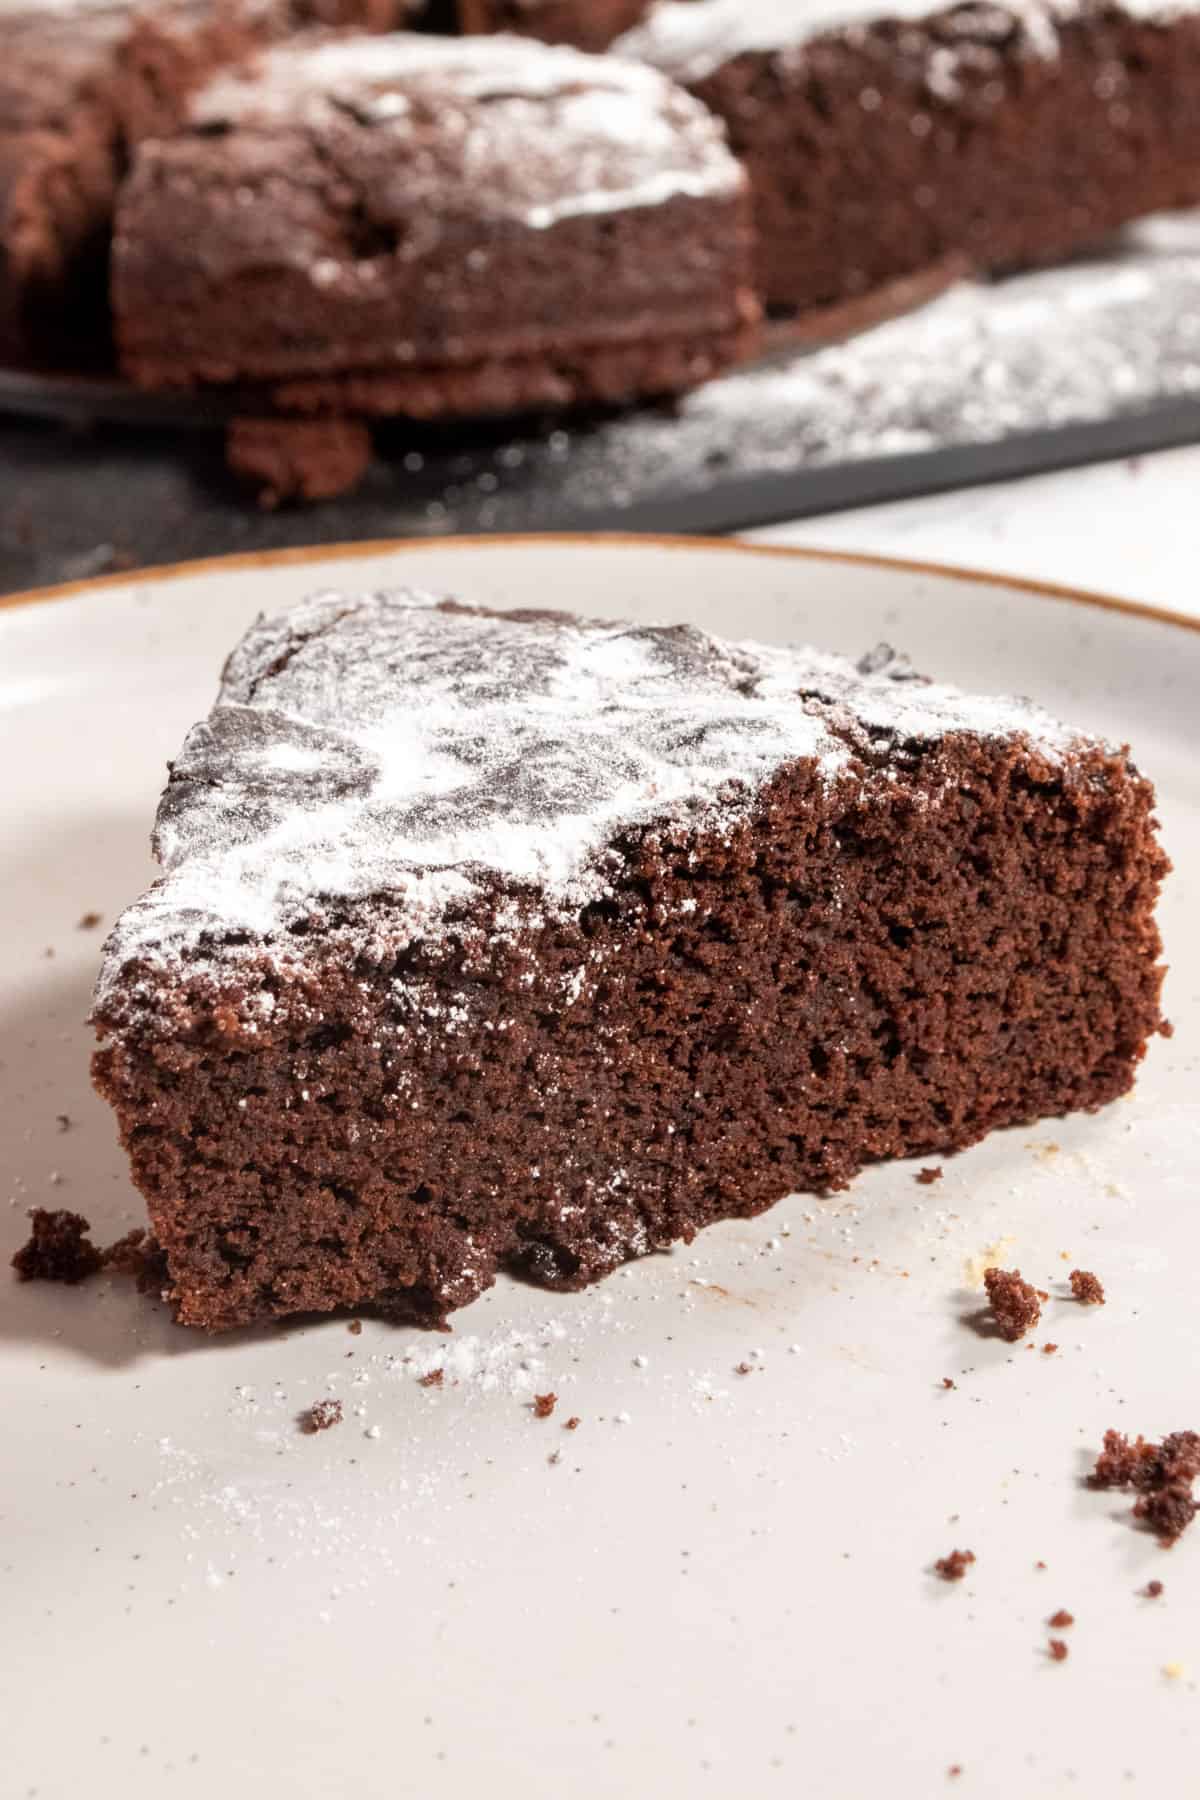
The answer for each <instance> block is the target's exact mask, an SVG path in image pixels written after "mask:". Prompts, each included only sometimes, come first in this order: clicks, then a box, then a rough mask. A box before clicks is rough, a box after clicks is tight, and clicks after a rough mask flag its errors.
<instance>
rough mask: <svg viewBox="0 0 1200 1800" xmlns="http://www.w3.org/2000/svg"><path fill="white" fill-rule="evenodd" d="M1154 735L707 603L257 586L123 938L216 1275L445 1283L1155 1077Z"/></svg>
mask: <svg viewBox="0 0 1200 1800" xmlns="http://www.w3.org/2000/svg"><path fill="white" fill-rule="evenodd" d="M1152 805H1153V796H1152V793H1151V790H1150V788H1149V785H1148V783H1147V782H1146V781H1145V780H1144V778H1143V777H1141V776H1140V775H1139V774H1138V773H1137V771H1136V769H1134V768H1133V767H1132V765H1131V764H1130V763H1129V761H1128V758H1127V757H1126V756H1125V755H1124V754H1123V753H1121V752H1119V751H1116V750H1114V749H1112V748H1111V747H1110V746H1107V745H1104V744H1102V743H1100V742H1098V741H1096V740H1094V739H1090V738H1086V737H1082V736H1079V735H1077V734H1074V733H1071V732H1069V731H1067V730H1066V729H1065V728H1064V727H1060V726H1057V725H1056V724H1054V722H1053V721H1051V720H1049V719H1047V718H1046V717H1045V715H1042V714H1040V713H1038V712H1037V710H1036V709H1033V708H1030V707H1028V706H1026V705H1024V704H1021V703H1015V702H1001V701H993V700H984V699H968V698H967V697H965V696H963V695H961V694H959V693H958V692H957V691H956V690H953V689H949V688H945V687H939V686H936V685H933V684H927V683H924V682H922V681H920V680H918V679H917V678H915V677H914V676H913V675H912V672H911V670H909V669H908V668H907V666H906V665H905V664H904V663H903V662H902V661H900V660H899V659H897V658H895V657H894V656H893V655H892V654H891V653H890V652H887V651H881V652H880V653H879V654H877V655H875V656H873V657H871V658H868V659H864V661H863V662H862V663H861V664H859V665H857V666H856V665H854V664H851V663H848V662H846V661H845V660H843V659H841V658H838V657H832V656H825V655H822V654H821V653H818V652H807V651H789V650H782V649H775V648H771V647H766V646H761V645H751V644H725V643H722V642H720V641H719V640H715V639H712V638H709V637H707V636H705V634H703V633H701V632H698V631H695V630H693V629H691V628H689V627H659V628H654V627H632V626H620V625H610V624H603V623H597V622H587V621H579V620H574V619H571V618H570V617H569V616H566V615H562V614H546V613H513V614H495V613H488V612H486V611H479V610H473V609H470V608H464V607H461V606H458V605H456V604H446V603H441V604H439V603H437V602H435V601H434V600H432V599H431V598H430V597H429V596H424V595H416V594H411V593H397V594H390V595H387V594H385V595H331V596H325V597H321V598H319V599H317V600H315V601H313V602H310V603H309V604H307V605H305V606H302V607H300V608H298V609H296V610H294V611H293V612H291V613H289V614H286V615H283V616H282V617H280V618H277V619H273V620H267V621H264V622H262V623H260V625H259V626H257V627H255V628H254V629H253V630H252V631H251V632H250V634H249V635H248V637H247V638H246V639H245V640H244V642H243V643H242V645H241V646H239V648H238V649H237V650H236V651H235V652H234V654H233V656H232V657H231V659H230V662H229V664H228V666H227V668H226V672H225V677H224V681H223V685H222V690H221V695H220V697H219V700H218V703H217V705H216V707H215V708H214V710H213V712H212V714H211V715H210V717H209V719H208V720H207V721H205V722H204V723H202V724H201V725H199V726H197V727H196V728H195V730H194V731H193V732H192V733H191V735H190V736H189V738H188V740H187V742H186V743H185V745H184V747H183V750H182V752H181V754H180V757H179V758H178V760H177V761H176V763H175V764H174V766H173V770H172V776H171V781H170V784H169V787H168V789H167V792H166V794H165V795H164V799H163V803H162V806H161V808H160V813H159V820H158V825H157V829H156V853H157V855H158V858H159V861H160V863H161V864H162V867H163V870H164V875H163V878H162V880H161V881H160V882H159V883H158V885H157V886H156V887H155V888H153V889H151V890H150V892H149V893H148V894H147V895H146V896H144V898H143V899H142V900H141V901H139V902H137V903H136V904H135V905H134V906H133V907H132V908H130V909H129V911H128V912H127V913H126V914H125V915H124V917H123V918H122V920H121V921H120V923H119V924H118V926H117V928H116V930H115V932H114V933H113V935H112V937H111V938H110V939H109V942H108V944H107V946H106V950H105V958H104V967H103V970H102V974H101V978H100V982H99V985H98V989H97V996H96V1006H95V1023H96V1027H97V1031H98V1033H99V1036H100V1038H101V1047H100V1049H99V1051H98V1053H97V1057H96V1063H95V1075H96V1081H97V1085H98V1087H99V1088H100V1091H101V1092H102V1093H103V1094H104V1095H105V1096H106V1097H107V1098H108V1099H109V1100H110V1101H111V1102H112V1103H113V1105H114V1106H115V1108H116V1111H117V1115H118V1119H119V1122H120V1126H121V1132H122V1137H123V1141H124V1142H125V1145H126V1147H127V1149H128V1151H129V1153H130V1157H131V1162H132V1167H133V1172H134V1177H135V1180H136V1181H137V1183H138V1185H139V1186H140V1187H141V1189H142V1191H143V1192H144V1193H145V1195H146V1197H147V1200H148V1203H149V1208H150V1214H151V1222H152V1225H153V1228H154V1231H155V1234H156V1236H157V1238H158V1239H159V1240H160V1242H161V1244H162V1247H163V1250H164V1251H165V1254H166V1257H167V1262H168V1266H169V1268H170V1274H171V1282H172V1286H173V1291H174V1297H175V1301H176V1306H177V1309H178V1314H179V1316H180V1318H181V1319H182V1320H184V1321H185V1322H188V1323H192V1324H197V1325H202V1326H205V1327H208V1328H210V1329H221V1328H225V1327H229V1326H233V1325H238V1324H245V1323H248V1322H251V1321H253V1320H255V1319H258V1318H262V1317H266V1316H270V1315H274V1314H282V1313H287V1312H290V1311H296V1310H301V1309H306V1310H307V1309H326V1308H330V1307H334V1306H339V1305H354V1304H359V1303H362V1302H364V1301H367V1300H380V1301H387V1302H391V1303H394V1304H397V1305H402V1306H403V1307H404V1308H406V1309H407V1310H409V1311H410V1312H416V1313H417V1314H419V1315H421V1316H425V1317H430V1318H441V1317H442V1316H443V1315H444V1314H445V1313H446V1312H447V1311H448V1310H450V1309H452V1308H453V1307H455V1306H458V1305H462V1304H464V1303H466V1302H467V1301H469V1300H470V1299H472V1298H474V1297H475V1295H477V1294H478V1293H479V1292H480V1291H481V1290H482V1289H483V1288H484V1287H486V1286H487V1285H488V1284H489V1283H490V1282H491V1281H492V1280H493V1279H494V1277H495V1274H496V1272H497V1271H498V1270H499V1269H501V1268H508V1269H512V1270H518V1271H521V1272H523V1273H525V1274H526V1275H529V1276H531V1277H532V1278H534V1279H536V1280H539V1281H541V1282H543V1283H546V1284H548V1285H552V1286H554V1285H558V1286H567V1287H571V1286H578V1285H582V1284H583V1283H586V1282H588V1281H591V1280H594V1279H596V1278H597V1277H598V1276H600V1275H603V1274H604V1273H606V1272H607V1271H608V1270H610V1269H612V1268H613V1267H614V1266H616V1264H617V1263H619V1262H620V1261H622V1260H624V1259H625V1258H627V1257H630V1256H635V1255H638V1254H642V1253H645V1252H646V1251H648V1250H650V1249H653V1248H656V1247H663V1246H666V1245H668V1244H670V1243H672V1242H674V1241H678V1240H681V1239H682V1240H687V1239H689V1238H690V1237H691V1236H692V1235H693V1234H694V1233H695V1231H696V1230H698V1229H699V1228H701V1227H702V1226H704V1225H705V1224H708V1223H710V1222H712V1221H714V1220H716V1219H719V1218H725V1217H730V1216H735V1215H747V1214H751V1213H754V1212H757V1211H759V1210H761V1209H762V1208H764V1207H766V1206H769V1205H770V1204H771V1203H772V1202H773V1201H775V1200H777V1199H779V1198H781V1197H782V1196H783V1195H784V1194H786V1193H787V1192H789V1191H791V1190H794V1189H808V1190H817V1191H825V1190H830V1189H836V1188H838V1187H841V1186H843V1185H844V1184H845V1183H846V1182H847V1181H848V1180H850V1179H851V1178H852V1176H853V1175H854V1174H855V1173H856V1172H857V1171H858V1169H860V1168H861V1167H862V1166H864V1165H865V1164H866V1163H869V1162H873V1161H877V1160H880V1159H882V1158H887V1157H893V1156H926V1157H928V1156H930V1155H934V1154H945V1153H948V1152H949V1151H952V1150H955V1149H959V1148H962V1147H963V1146H964V1145H967V1144H970V1143H972V1142H974V1141H975V1140H976V1139H978V1138H979V1137H981V1136H983V1135H984V1134H985V1133H986V1132H988V1131H990V1130H992V1129H994V1128H995V1127H997V1126H1002V1125H1008V1124H1014V1123H1018V1122H1026V1121H1029V1120H1031V1119H1034V1118H1036V1117H1040V1116H1044V1115H1046V1114H1051V1113H1059V1112H1064V1111H1068V1110H1072V1109H1075V1108H1081V1107H1095V1106H1098V1105H1101V1104H1103V1103H1104V1102H1106V1101H1108V1100H1110V1099H1112V1098H1114V1097H1115V1096H1116V1095H1118V1094H1120V1093H1122V1092H1124V1091H1125V1090H1126V1089H1127V1088H1128V1086H1129V1085H1130V1083H1131V1081H1132V1078H1133V1073H1134V1070H1135V1067H1136V1064H1137V1062H1138V1060H1139V1059H1140V1057H1141V1056H1142V1054H1143V1052H1144V1049H1145V1044H1146V1040H1147V1038H1148V1036H1149V1035H1150V1034H1151V1033H1153V1032H1154V1031H1155V1030H1156V1029H1157V1028H1158V1026H1159V1024H1160V1015H1159V990H1160V983H1161V975H1162V971H1161V968H1160V967H1159V963H1158V954H1159V948H1160V946H1159V940H1158V936H1157V932H1156V930H1155V925H1154V918H1153V908H1154V902H1155V898H1156V894H1157V890H1158V886H1159V883H1160V881H1161V878H1162V876H1163V873H1164V871H1165V868H1166V863H1165V859H1164V858H1163V856H1162V854H1161V852H1160V851H1159V849H1158V847H1157V844H1156V841H1155V835H1154V824H1153V817H1152Z"/></svg>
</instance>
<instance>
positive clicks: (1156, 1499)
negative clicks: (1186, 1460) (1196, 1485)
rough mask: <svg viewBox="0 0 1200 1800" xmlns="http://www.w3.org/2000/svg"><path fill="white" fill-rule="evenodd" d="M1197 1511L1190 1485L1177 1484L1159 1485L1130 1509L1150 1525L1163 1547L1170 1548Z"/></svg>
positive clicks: (1136, 1517)
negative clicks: (1170, 1485)
mask: <svg viewBox="0 0 1200 1800" xmlns="http://www.w3.org/2000/svg"><path fill="white" fill-rule="evenodd" d="M1196 1511H1197V1506H1196V1500H1195V1498H1194V1496H1193V1494H1192V1490H1191V1488H1190V1487H1184V1486H1183V1485H1182V1484H1176V1485H1175V1486H1172V1487H1165V1488H1159V1489H1157V1490H1156V1491H1155V1492H1154V1493H1153V1494H1143V1495H1142V1498H1141V1499H1140V1500H1139V1501H1138V1503H1137V1505H1136V1506H1135V1507H1134V1509H1133V1516H1134V1518H1135V1519H1141V1520H1142V1521H1143V1523H1144V1524H1146V1525H1147V1526H1148V1527H1149V1528H1150V1530H1151V1531H1152V1532H1153V1533H1154V1535H1155V1537H1156V1538H1157V1539H1158V1541H1159V1543H1160V1544H1161V1545H1162V1546H1163V1548H1164V1549H1170V1547H1171V1545H1172V1544H1176V1543H1178V1542H1179V1539H1180V1538H1181V1537H1182V1536H1183V1534H1184V1532H1185V1531H1186V1530H1187V1528H1188V1526H1189V1525H1190V1524H1191V1522H1192V1520H1193V1519H1194V1518H1195V1517H1196Z"/></svg>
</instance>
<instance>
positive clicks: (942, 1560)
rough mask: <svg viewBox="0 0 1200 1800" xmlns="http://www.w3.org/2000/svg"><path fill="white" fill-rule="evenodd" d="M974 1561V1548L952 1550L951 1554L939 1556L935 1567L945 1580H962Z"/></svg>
mask: <svg viewBox="0 0 1200 1800" xmlns="http://www.w3.org/2000/svg"><path fill="white" fill-rule="evenodd" d="M974 1561H975V1552H974V1551H973V1550H952V1551H951V1552H950V1554H949V1556H939V1557H938V1559H937V1561H936V1562H935V1563H934V1565H933V1567H934V1571H935V1573H936V1574H938V1575H940V1576H941V1578H942V1580H943V1581H961V1580H962V1578H963V1576H964V1575H965V1574H966V1572H967V1568H968V1566H969V1565H970V1564H971V1563H973V1562H974Z"/></svg>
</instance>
